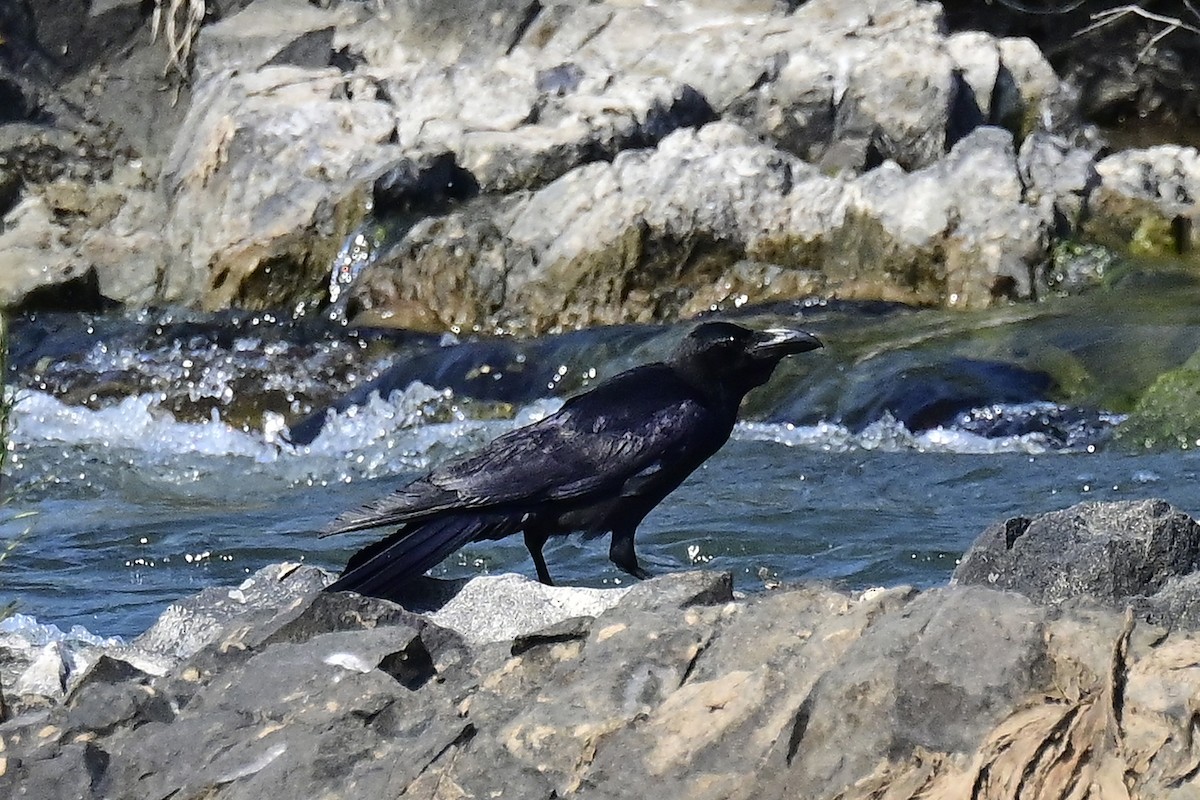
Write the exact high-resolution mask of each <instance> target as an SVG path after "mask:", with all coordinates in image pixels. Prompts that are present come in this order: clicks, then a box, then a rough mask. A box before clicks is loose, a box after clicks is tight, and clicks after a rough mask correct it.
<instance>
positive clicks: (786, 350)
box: [750, 328, 825, 358]
mask: <svg viewBox="0 0 1200 800" xmlns="http://www.w3.org/2000/svg"><path fill="white" fill-rule="evenodd" d="M758 336H759V339H758V341H757V342H755V344H754V347H753V348H751V350H750V354H751V355H753V356H754V357H755V358H781V357H783V356H790V355H795V354H796V353H807V352H808V351H809V350H816V349H817V348H818V347H824V346H825V345H823V344H822V343H821V340H820V339H818V338H817V337H815V336H813V335H812V334H811V333H808V332H806V331H794V330H791V329H790V328H768V329H767V330H765V331H761V332H760V333H759V334H758Z"/></svg>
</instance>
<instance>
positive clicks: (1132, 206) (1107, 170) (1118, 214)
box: [1084, 145, 1200, 257]
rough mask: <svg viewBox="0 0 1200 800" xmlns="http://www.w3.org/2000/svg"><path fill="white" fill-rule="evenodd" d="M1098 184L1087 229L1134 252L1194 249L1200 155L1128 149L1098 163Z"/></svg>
mask: <svg viewBox="0 0 1200 800" xmlns="http://www.w3.org/2000/svg"><path fill="white" fill-rule="evenodd" d="M1096 172H1097V173H1098V174H1099V176H1100V184H1099V186H1098V187H1097V188H1096V190H1095V192H1093V194H1092V197H1091V199H1090V200H1089V206H1090V209H1091V219H1089V220H1088V222H1087V224H1086V226H1085V228H1084V230H1085V231H1086V233H1087V234H1088V235H1089V236H1090V237H1092V238H1093V239H1095V240H1096V241H1099V242H1100V243H1102V244H1106V245H1108V246H1110V247H1114V248H1120V249H1128V250H1129V252H1131V253H1133V254H1135V255H1142V256H1155V257H1177V256H1178V255H1180V254H1187V253H1189V252H1190V251H1192V250H1194V249H1195V245H1196V244H1197V241H1198V237H1200V233H1197V232H1196V230H1195V217H1196V213H1195V210H1196V198H1197V197H1200V154H1197V152H1196V149H1195V148H1192V147H1180V146H1178V145H1159V146H1157V147H1150V148H1146V149H1144V150H1125V151H1122V152H1119V153H1114V154H1113V155H1110V156H1107V157H1105V158H1103V159H1101V160H1100V161H1099V162H1097V164H1096Z"/></svg>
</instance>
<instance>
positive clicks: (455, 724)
mask: <svg viewBox="0 0 1200 800" xmlns="http://www.w3.org/2000/svg"><path fill="white" fill-rule="evenodd" d="M1198 566H1200V525H1197V523H1196V522H1195V521H1194V520H1192V519H1191V518H1189V517H1187V516H1186V515H1184V514H1181V513H1180V512H1178V511H1176V510H1175V509H1173V508H1172V507H1171V506H1169V505H1168V504H1167V503H1165V502H1162V501H1141V502H1130V503H1112V504H1104V503H1091V504H1083V505H1079V506H1075V507H1073V508H1070V509H1066V510H1064V511H1061V512H1055V513H1051V514H1046V515H1043V516H1040V517H1037V518H1034V519H1024V518H1018V519H1013V520H1008V521H1006V522H1003V523H999V524H997V525H996V526H995V527H993V528H991V529H989V530H988V531H986V532H985V533H984V534H983V535H982V536H981V537H980V539H979V540H978V541H977V543H976V545H975V546H974V547H973V548H972V549H971V551H970V552H969V553H968V554H967V555H966V556H965V557H964V559H963V562H962V564H961V566H960V567H959V570H958V572H957V573H956V577H955V580H954V581H953V582H952V585H951V586H948V587H940V588H932V589H927V590H925V591H916V590H914V589H911V588H907V587H897V588H892V589H879V590H870V591H866V592H861V593H852V594H848V593H845V592H841V591H838V590H836V589H834V588H830V587H823V586H792V587H784V588H780V589H777V590H774V591H767V592H763V593H760V594H755V595H752V596H742V595H740V594H738V593H736V592H734V590H733V586H732V582H731V580H730V576H729V575H728V574H724V573H716V572H689V573H679V574H674V575H668V576H663V577H660V578H656V579H653V580H650V581H646V582H643V583H639V584H636V585H635V586H633V587H631V588H629V589H620V590H582V589H569V588H560V589H550V588H547V587H543V586H541V585H539V584H536V583H532V582H530V581H528V580H526V579H523V578H516V577H515V576H496V577H481V578H475V579H473V580H471V581H469V582H459V583H450V582H443V581H435V580H429V581H428V582H427V583H425V584H423V585H421V586H418V587H415V588H414V590H413V592H412V595H411V597H410V598H408V599H406V600H405V603H404V606H401V605H397V604H394V603H389V602H386V601H381V600H373V599H365V598H361V597H359V596H357V595H353V594H327V593H322V592H319V591H318V590H319V588H320V587H321V586H322V585H324V583H325V582H326V581H328V579H329V576H328V575H325V574H323V573H321V572H320V571H318V570H314V569H312V568H309V567H303V566H299V565H295V564H293V565H275V566H271V567H267V568H265V569H263V570H261V571H260V572H258V573H257V574H255V575H254V576H253V577H252V578H250V579H248V580H247V581H246V582H245V583H244V584H242V585H241V586H239V587H236V588H226V589H209V590H206V591H205V592H203V593H201V594H200V595H198V596H196V597H192V598H188V599H185V600H181V601H180V602H179V603H177V604H175V605H174V606H172V607H171V608H170V609H168V610H167V611H166V612H165V613H164V614H163V616H162V617H161V618H160V620H159V622H158V623H156V624H155V625H154V626H153V627H152V628H151V629H150V630H149V631H147V632H146V633H145V634H144V635H143V636H141V637H139V638H138V639H137V640H135V641H133V642H131V643H128V644H117V643H108V644H104V645H91V646H86V647H83V646H69V645H65V644H62V643H57V644H47V645H42V646H41V647H31V646H29V644H28V643H26V645H25V646H24V647H23V646H22V644H21V643H20V642H19V641H16V639H15V637H12V636H9V637H8V638H7V639H5V640H4V641H3V642H0V676H3V679H4V681H3V686H4V691H5V696H6V698H7V702H8V707H7V709H6V711H5V714H6V717H7V720H6V721H4V722H3V723H0V743H2V745H0V747H2V749H0V787H4V793H5V796H7V797H14V798H16V797H39V798H40V797H64V798H65V797H83V798H102V797H104V798H107V797H123V798H124V797H128V798H163V797H209V798H238V797H246V798H259V797H265V796H279V795H283V794H295V795H297V796H303V797H314V798H320V797H331V798H332V797H337V798H356V797H363V798H375V797H380V796H409V795H414V796H429V797H460V798H461V797H522V798H529V797H565V796H597V795H598V796H604V797H626V796H628V797H645V792H646V787H647V786H649V785H653V786H654V787H655V790H654V791H655V793H656V795H658V796H663V797H681V798H682V797H686V798H707V797H711V798H740V797H745V798H751V797H754V798H759V797H768V798H771V797H780V798H783V797H808V798H918V797H920V798H929V797H946V798H950V797H956V798H961V797H975V798H992V797H995V798H999V797H1013V796H1024V797H1058V796H1063V797H1066V796H1093V797H1105V798H1109V797H1140V798H1184V797H1190V796H1192V794H1194V791H1195V783H1194V781H1195V775H1196V770H1197V764H1200V751H1198V750H1197V747H1198V745H1197V744H1196V742H1195V740H1194V736H1193V726H1194V719H1195V714H1196V708H1195V697H1197V696H1200V637H1198V636H1197V633H1196V629H1195V622H1196V619H1197V615H1196V609H1197V608H1200V594H1197V592H1196V588H1195V587H1196V578H1197V575H1200V573H1198V572H1197V567H1198Z"/></svg>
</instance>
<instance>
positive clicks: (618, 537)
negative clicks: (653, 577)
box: [608, 528, 650, 580]
mask: <svg viewBox="0 0 1200 800" xmlns="http://www.w3.org/2000/svg"><path fill="white" fill-rule="evenodd" d="M635 532H636V529H635V528H629V529H627V530H626V529H618V530H614V531H613V534H612V544H610V545H609V546H608V558H609V560H610V561H612V562H613V563H614V564H616V565H617V566H618V567H620V568H621V569H622V570H624V571H625V572H628V573H629V574H630V575H632V576H633V577H635V578H637V579H638V580H645V579H646V578H649V577H650V573H649V572H647V571H646V570H644V569H642V568H641V566H640V565H639V564H638V560H637V553H635V552H634V551H633V534H634V533H635Z"/></svg>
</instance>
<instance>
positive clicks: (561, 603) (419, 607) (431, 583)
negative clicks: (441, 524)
mask: <svg viewBox="0 0 1200 800" xmlns="http://www.w3.org/2000/svg"><path fill="white" fill-rule="evenodd" d="M628 591H629V590H628V589H582V588H574V587H563V586H545V585H543V584H541V583H538V582H537V581H533V580H530V579H528V578H524V577H522V576H520V575H511V574H508V575H482V576H479V577H476V578H471V579H469V580H457V581H443V580H434V579H427V580H424V581H421V582H420V585H419V586H418V587H415V588H414V590H413V591H409V592H405V594H404V596H403V598H402V602H403V605H404V607H405V608H407V609H409V610H411V611H416V612H418V613H425V614H427V615H428V617H429V619H430V620H431V621H432V622H433V623H434V624H435V625H440V626H442V627H444V628H449V629H451V630H453V631H455V632H456V633H458V634H460V635H461V636H462V637H463V638H464V639H466V640H467V641H468V642H471V643H473V644H484V643H487V642H502V641H510V640H514V639H518V638H520V637H522V636H529V635H532V634H534V633H535V632H537V631H540V630H542V629H544V628H549V627H551V626H553V625H556V624H559V623H561V622H564V621H566V620H570V619H578V618H580V617H595V616H598V615H599V614H600V613H602V612H603V611H605V610H607V609H609V608H611V607H612V606H614V605H615V604H616V603H618V602H619V601H620V600H621V598H622V597H624V596H625V594H626V593H627V592H628ZM480 608H503V609H505V613H504V614H503V615H481V614H480V613H479V609H480Z"/></svg>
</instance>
